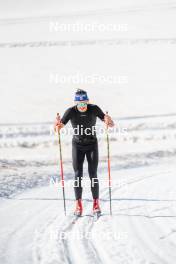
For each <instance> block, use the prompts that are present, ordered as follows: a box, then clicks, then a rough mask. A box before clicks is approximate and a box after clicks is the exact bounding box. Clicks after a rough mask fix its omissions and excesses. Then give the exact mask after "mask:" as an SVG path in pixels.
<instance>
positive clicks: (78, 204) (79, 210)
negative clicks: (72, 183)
mask: <svg viewBox="0 0 176 264" xmlns="http://www.w3.org/2000/svg"><path fill="white" fill-rule="evenodd" d="M82 211H83V206H82V200H81V199H78V200H76V209H75V212H74V215H75V216H81V215H82Z"/></svg>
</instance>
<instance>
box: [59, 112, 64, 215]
mask: <svg viewBox="0 0 176 264" xmlns="http://www.w3.org/2000/svg"><path fill="white" fill-rule="evenodd" d="M57 117H59V113H57ZM58 143H59V153H60V174H61V185H62V192H63V201H64V212H65V215H66V202H65V186H64V171H63V161H62V145H61V135H60V130H59V129H58Z"/></svg>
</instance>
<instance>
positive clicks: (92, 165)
mask: <svg viewBox="0 0 176 264" xmlns="http://www.w3.org/2000/svg"><path fill="white" fill-rule="evenodd" d="M86 157H87V161H88V172H89V177H90V180H91V191H92V196H93V199H98V198H99V181H98V178H97V168H98V143H97V142H96V143H95V144H93V145H92V149H91V150H89V151H87V152H86Z"/></svg>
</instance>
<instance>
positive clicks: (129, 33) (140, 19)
mask: <svg viewBox="0 0 176 264" xmlns="http://www.w3.org/2000/svg"><path fill="white" fill-rule="evenodd" d="M175 6H176V2H175V1H166V0H163V1H162V0H152V1H145V0H142V1H141V0H140V1H139V0H135V1H130V0H125V1H124V0H123V1H122V0H119V1H118V2H117V1H115V0H114V1H113V0H110V1H99V0H96V1H95V0H94V1H93V0H90V1H87V2H85V1H84V2H83V1H78V0H73V1H64V2H63V1H55V0H53V1H52V4H50V2H49V1H47V0H45V1H37V2H36V1H20V0H16V1H15V2H13V3H12V1H6V2H4V3H0V7H1V8H0V30H1V35H0V57H1V60H0V92H1V97H0V198H1V199H0V214H1V217H0V263H4V264H11V263H13V264H20V263H23V264H28V263H29V264H31V263H34V264H39V263H40V264H56V263H86V264H87V263H112V264H113V263H114V264H115V263H119V264H128V263H129V264H139V263H140V264H154V263H155V264H160V263H168V264H174V263H175V259H176V253H175V244H176V227H175V217H176V211H175V203H176V187H175V186H176V184H175V183H176V180H175V170H176V167H175V164H176V159H175V157H176V106H175V84H176V79H175V78H176V77H175V61H176V58H175V56H176V52H175ZM53 21H54V22H55V21H56V22H57V21H58V22H59V23H66V24H69V23H76V22H79V23H92V22H93V23H100V24H101V23H102V24H103V23H104V24H107V23H115V24H117V25H126V26H127V30H124V31H119V32H115V33H114V32H100V31H97V30H95V31H93V32H76V33H75V32H51V31H50V29H49V26H50V22H53ZM77 74H79V75H81V76H83V77H88V76H89V77H90V76H94V75H98V76H100V77H106V76H115V77H117V78H118V77H124V79H123V78H122V79H123V80H125V82H121V83H120V82H117V83H110V82H101V81H98V80H94V82H92V83H91V82H85V79H84V81H83V82H82V81H81V80H79V81H78V82H74V81H73V80H72V81H71V82H66V83H58V82H56V81H54V78H55V77H63V76H66V77H67V78H69V77H70V76H76V75H77ZM51 76H52V78H51ZM56 79H57V78H56ZM77 87H81V88H85V89H86V90H87V91H88V94H89V97H90V99H91V102H93V103H96V104H98V105H99V106H101V108H102V109H103V110H104V111H106V110H108V111H109V113H110V115H111V116H112V117H113V119H114V121H115V123H116V128H117V129H120V132H121V133H117V132H116V133H112V132H110V134H109V135H110V153H111V174H112V183H113V184H112V209H113V215H112V217H111V216H110V215H109V196H108V186H107V180H108V174H107V145H106V138H105V135H101V134H98V140H99V156H100V162H99V168H98V175H99V179H100V203H101V208H102V217H101V218H100V219H99V220H98V221H97V222H93V218H92V197H91V193H90V182H89V178H88V175H87V163H85V165H84V180H83V181H84V183H85V186H84V192H83V203H84V212H83V217H81V218H80V219H79V220H78V221H77V222H76V223H75V224H73V223H72V222H73V210H74V193H73V188H72V179H73V169H72V161H71V136H68V135H63V134H62V136H61V137H62V150H63V161H64V176H65V192H66V205H67V215H66V216H64V210H63V200H62V190H61V186H60V174H59V149H58V138H57V136H56V135H54V134H53V131H52V124H53V119H54V117H55V114H56V113H57V112H60V113H61V114H63V112H64V110H65V109H66V108H67V107H69V106H70V105H72V104H73V94H74V91H75V89H76V88H77ZM68 127H70V125H69V126H68ZM98 127H101V128H103V124H102V123H100V122H98Z"/></svg>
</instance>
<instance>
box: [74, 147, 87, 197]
mask: <svg viewBox="0 0 176 264" xmlns="http://www.w3.org/2000/svg"><path fill="white" fill-rule="evenodd" d="M84 158H85V153H84V152H83V151H81V150H80V149H79V147H78V145H77V143H76V142H72V162H73V169H74V172H75V182H74V191H75V198H76V200H79V199H81V198H82V186H81V181H82V177H83V163H84Z"/></svg>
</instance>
